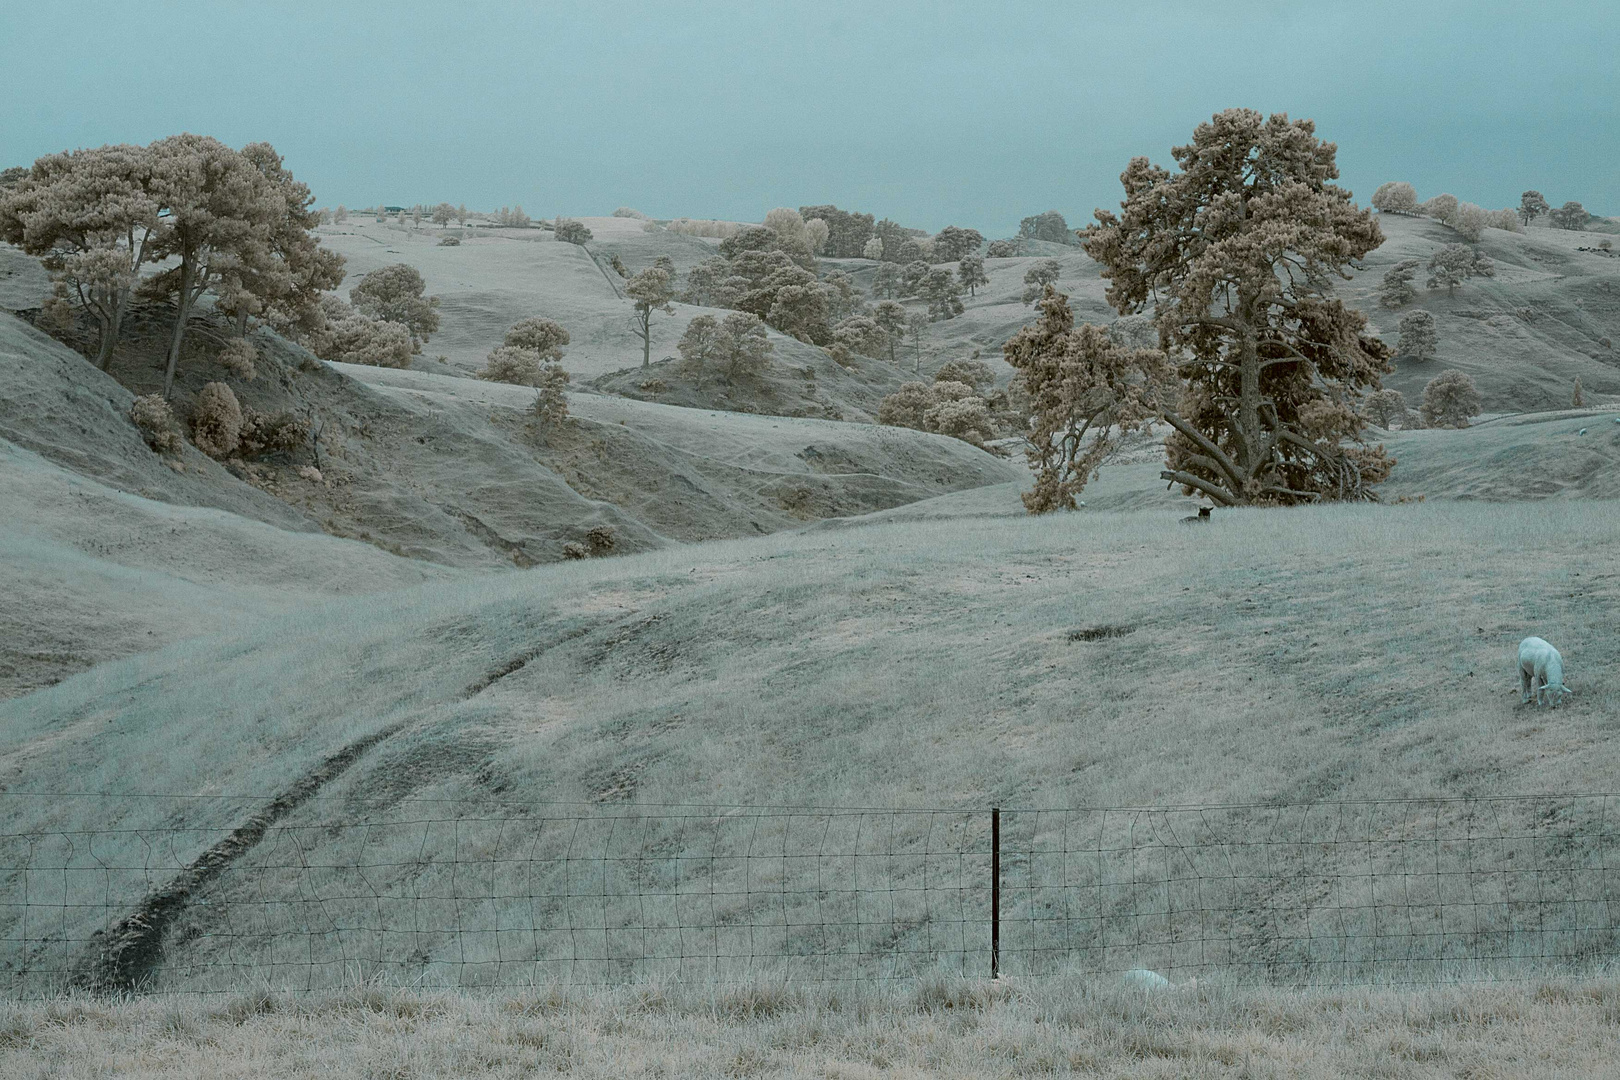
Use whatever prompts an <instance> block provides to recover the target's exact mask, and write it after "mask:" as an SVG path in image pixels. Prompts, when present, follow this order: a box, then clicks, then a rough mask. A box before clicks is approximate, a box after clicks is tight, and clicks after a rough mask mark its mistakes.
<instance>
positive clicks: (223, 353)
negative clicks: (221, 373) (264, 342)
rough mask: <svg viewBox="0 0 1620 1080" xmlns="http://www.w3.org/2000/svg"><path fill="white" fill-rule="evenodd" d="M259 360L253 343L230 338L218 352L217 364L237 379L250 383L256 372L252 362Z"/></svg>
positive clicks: (243, 339) (242, 339)
mask: <svg viewBox="0 0 1620 1080" xmlns="http://www.w3.org/2000/svg"><path fill="white" fill-rule="evenodd" d="M258 358H259V353H258V350H257V349H255V348H254V347H253V343H252V342H250V341H248V340H246V339H245V338H232V339H231V340H230V341H227V342H226V343H225V347H224V348H223V349H221V350H220V351H219V363H220V366H221V367H223V368H224V369H225V370H226V371H228V372H230V373H231V374H232V375H235V376H236V377H237V378H239V379H246V380H248V381H249V382H251V381H252V380H253V378H254V376H255V375H257V374H258V370H257V369H256V368H255V367H254V364H253V362H254V361H255V360H257V359H258Z"/></svg>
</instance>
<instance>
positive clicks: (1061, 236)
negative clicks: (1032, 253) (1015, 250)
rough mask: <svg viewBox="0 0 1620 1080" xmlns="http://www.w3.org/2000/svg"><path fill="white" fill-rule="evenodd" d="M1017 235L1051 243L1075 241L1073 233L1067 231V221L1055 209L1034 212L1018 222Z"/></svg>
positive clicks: (1070, 243) (1070, 242)
mask: <svg viewBox="0 0 1620 1080" xmlns="http://www.w3.org/2000/svg"><path fill="white" fill-rule="evenodd" d="M1018 235H1019V237H1020V238H1023V239H1026V240H1045V241H1048V242H1050V243H1053V244H1069V245H1073V244H1074V242H1075V234H1074V233H1073V232H1071V231H1069V223H1068V222H1067V221H1064V220H1063V215H1062V214H1060V213H1058V212H1057V211H1056V210H1048V211H1047V212H1046V213H1044V214H1035V215H1032V216H1030V217H1027V218H1025V219H1024V220H1022V221H1020V222H1019V223H1018Z"/></svg>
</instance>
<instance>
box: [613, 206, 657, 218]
mask: <svg viewBox="0 0 1620 1080" xmlns="http://www.w3.org/2000/svg"><path fill="white" fill-rule="evenodd" d="M613 216H614V217H627V218H635V219H636V220H637V221H646V220H648V219H647V215H646V214H643V213H642V212H641V211H640V210H635V209H632V208H631V207H628V206H621V207H619V208H618V209H617V210H615V211H613Z"/></svg>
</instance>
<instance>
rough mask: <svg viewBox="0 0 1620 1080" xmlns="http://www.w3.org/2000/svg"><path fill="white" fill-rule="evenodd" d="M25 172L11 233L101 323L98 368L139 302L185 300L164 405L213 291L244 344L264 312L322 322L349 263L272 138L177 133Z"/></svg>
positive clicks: (2, 214) (5, 204)
mask: <svg viewBox="0 0 1620 1080" xmlns="http://www.w3.org/2000/svg"><path fill="white" fill-rule="evenodd" d="M12 176H13V181H12V182H11V183H10V184H9V185H8V186H7V187H5V188H4V189H3V191H0V239H4V240H5V241H7V242H9V243H12V244H16V245H17V246H18V247H20V248H22V249H23V250H24V251H26V252H28V253H29V254H31V255H35V256H39V257H40V258H41V259H42V260H43V262H44V265H45V267H46V269H47V270H48V271H49V272H50V273H51V276H52V278H53V288H54V290H55V294H56V301H57V305H58V306H59V307H60V308H61V309H62V310H64V311H69V312H71V311H72V310H73V309H74V308H76V309H77V310H78V311H79V312H82V313H83V314H84V315H86V316H87V317H88V319H89V320H90V321H91V322H92V323H93V324H94V325H95V326H96V328H97V340H96V346H95V362H96V363H97V365H98V366H100V367H103V368H105V367H106V365H107V363H108V361H109V360H110V358H111V355H112V351H113V348H114V347H115V345H116V344H117V341H118V337H119V334H120V330H121V327H122V325H123V321H124V319H125V317H126V316H127V314H128V311H129V308H130V305H131V303H132V302H133V301H134V300H135V299H136V298H137V297H141V298H146V299H154V300H166V301H170V302H172V303H173V305H174V310H175V325H174V333H173V336H172V338H171V340H170V345H169V351H168V357H167V362H166V366H165V371H164V387H163V396H164V397H165V398H167V397H168V396H169V394H170V392H171V391H172V388H173V384H174V371H175V366H176V364H178V362H179V359H180V356H181V354H182V351H183V349H184V346H185V338H186V330H187V324H188V322H189V318H190V315H191V312H192V311H193V309H194V308H195V306H196V303H197V301H198V300H199V299H200V298H201V297H202V296H203V295H204V294H205V293H208V292H213V293H215V295H216V297H217V300H218V302H219V308H220V310H221V311H223V312H224V313H225V314H227V315H228V316H230V317H232V318H234V319H235V321H236V326H237V333H238V335H239V336H240V335H242V334H245V333H246V331H247V328H248V323H249V320H250V319H253V318H260V319H265V320H268V321H271V322H272V323H276V322H280V323H285V324H290V325H296V324H299V323H303V322H307V321H309V320H311V319H313V318H314V317H315V312H316V309H317V308H318V305H319V297H320V294H321V291H322V290H323V289H330V288H335V287H336V286H337V284H338V283H339V282H341V281H342V279H343V259H342V258H341V257H340V256H338V255H337V254H335V253H333V252H331V251H328V250H326V249H325V248H322V247H321V246H320V244H319V241H318V240H317V239H316V237H315V230H316V228H317V226H318V225H319V224H320V215H319V212H318V211H316V210H315V209H314V208H313V203H314V197H313V196H312V195H311V194H310V192H309V188H308V186H307V185H305V184H302V183H300V182H298V181H297V180H296V179H295V178H294V177H293V175H292V173H291V172H289V171H288V170H286V169H285V168H284V167H283V165H282V159H281V157H280V156H279V155H278V154H276V152H275V149H274V148H273V147H271V146H270V145H269V144H268V143H250V144H249V145H248V146H246V147H244V148H243V149H241V150H233V149H232V148H230V147H228V146H226V145H225V144H224V143H221V142H219V141H218V140H217V139H211V138H207V137H205V136H199V135H175V136H172V137H170V138H167V139H160V140H158V141H157V142H154V143H152V144H150V145H148V146H144V147H143V146H129V145H123V146H103V147H100V148H97V149H89V150H77V151H73V152H70V153H63V154H50V155H47V156H45V157H42V158H40V159H39V160H38V161H36V162H35V163H34V165H33V166H32V168H30V169H28V170H27V171H26V173H25V174H12ZM154 268H157V272H156V273H148V271H149V270H152V269H154Z"/></svg>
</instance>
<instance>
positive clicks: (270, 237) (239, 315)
mask: <svg viewBox="0 0 1620 1080" xmlns="http://www.w3.org/2000/svg"><path fill="white" fill-rule="evenodd" d="M242 156H243V157H244V158H246V159H247V161H248V162H249V163H250V164H252V166H253V167H254V168H255V169H258V170H259V173H260V174H261V175H262V176H263V177H264V179H265V183H266V184H267V185H269V190H270V191H271V192H272V193H273V195H274V197H277V198H279V199H280V200H281V207H280V209H279V211H278V212H277V213H276V214H275V216H274V218H273V220H272V222H271V225H270V228H269V230H268V232H267V233H266V234H265V236H264V238H263V239H264V243H263V244H261V245H255V246H253V247H251V248H249V249H247V250H245V251H243V252H242V257H241V258H240V259H239V260H238V261H237V263H236V265H234V266H231V267H228V268H227V269H226V270H225V272H224V273H223V274H222V276H221V281H220V284H219V285H218V286H217V287H216V292H217V293H218V294H219V307H220V310H222V311H224V312H225V313H226V314H227V315H230V316H231V317H233V318H234V319H235V320H236V332H237V334H238V335H246V333H247V325H248V319H249V317H252V316H258V317H259V318H263V319H267V320H269V321H271V322H272V323H273V324H274V325H275V326H276V327H277V329H280V330H284V331H286V330H293V329H307V328H308V327H310V326H312V325H315V324H316V323H317V322H318V321H319V319H320V301H321V294H322V293H323V292H325V291H326V290H328V289H335V288H337V287H338V285H340V284H341V283H342V281H343V262H344V260H343V256H341V255H339V254H338V253H337V252H335V251H331V250H329V249H327V248H324V247H321V244H320V240H319V239H318V238H317V237H316V233H315V230H316V227H317V226H318V225H319V224H320V217H319V214H318V213H317V211H315V210H314V209H313V207H314V204H315V196H314V195H312V194H311V193H310V190H309V185H307V184H304V183H301V182H300V181H298V180H296V179H295V178H294V177H293V174H292V173H291V172H289V171H288V170H287V169H286V168H284V167H283V165H282V159H281V155H280V154H278V153H276V149H275V147H273V146H271V145H270V144H269V143H262V142H261V143H249V144H248V145H247V146H244V147H243V148H242Z"/></svg>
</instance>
